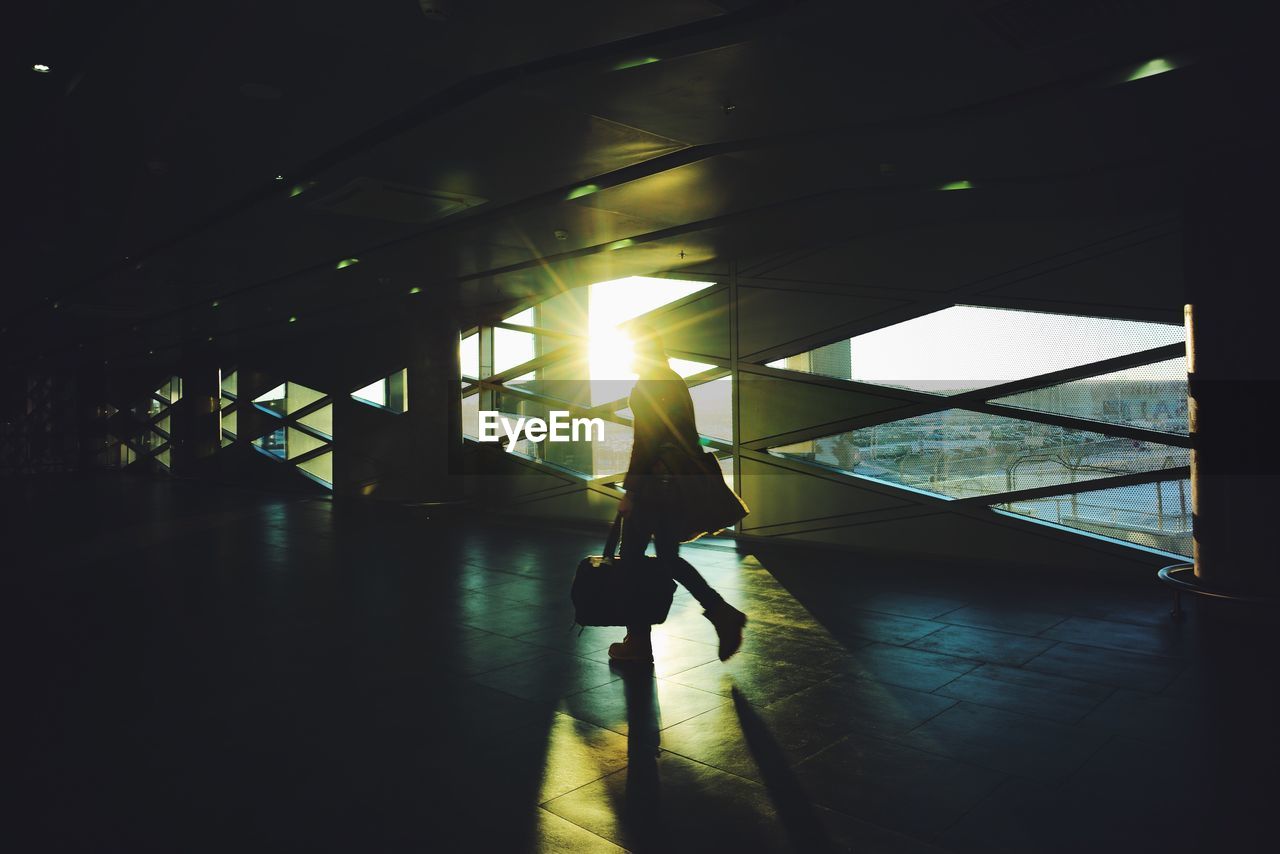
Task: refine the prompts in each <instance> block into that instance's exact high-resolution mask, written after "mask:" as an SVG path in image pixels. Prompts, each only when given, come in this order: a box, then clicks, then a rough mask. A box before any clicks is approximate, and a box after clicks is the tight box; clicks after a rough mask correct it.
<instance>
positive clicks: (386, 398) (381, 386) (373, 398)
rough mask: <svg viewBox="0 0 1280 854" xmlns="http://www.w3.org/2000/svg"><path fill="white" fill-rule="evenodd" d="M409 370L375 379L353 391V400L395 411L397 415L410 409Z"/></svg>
mask: <svg viewBox="0 0 1280 854" xmlns="http://www.w3.org/2000/svg"><path fill="white" fill-rule="evenodd" d="M408 378H409V371H408V370H407V369H406V370H402V371H396V372H395V373H394V374H390V375H389V376H386V377H383V378H382V379H380V380H374V381H373V382H371V383H369V384H368V385H367V386H364V387H363V388H358V389H356V390H355V391H353V392H351V397H352V399H353V400H358V401H359V402H361V403H367V404H369V405H370V406H376V407H378V408H379V409H385V410H386V411H388V412H394V413H396V414H397V415H399V414H401V413H403V412H406V411H408V409H409V394H408V385H409V379H408Z"/></svg>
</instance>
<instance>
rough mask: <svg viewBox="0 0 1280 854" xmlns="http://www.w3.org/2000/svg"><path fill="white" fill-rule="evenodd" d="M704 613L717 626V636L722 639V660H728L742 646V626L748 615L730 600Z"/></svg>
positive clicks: (745, 622)
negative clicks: (731, 603) (730, 602)
mask: <svg viewBox="0 0 1280 854" xmlns="http://www.w3.org/2000/svg"><path fill="white" fill-rule="evenodd" d="M702 615H703V616H704V617H706V618H707V619H708V620H710V621H711V625H713V626H715V627H716V637H718V638H719V639H720V660H721V661H728V660H729V659H730V657H732V655H733V654H734V653H735V652H737V651H738V648H739V647H740V646H742V627H743V626H745V625H746V624H747V615H746V614H744V613H742V612H741V611H739V610H738V609H737V608H735V607H733V606H732V605H730V604H729V603H728V602H721V603H720V604H719V605H717V606H716V607H714V608H708V609H707V610H705V611H703V612H702Z"/></svg>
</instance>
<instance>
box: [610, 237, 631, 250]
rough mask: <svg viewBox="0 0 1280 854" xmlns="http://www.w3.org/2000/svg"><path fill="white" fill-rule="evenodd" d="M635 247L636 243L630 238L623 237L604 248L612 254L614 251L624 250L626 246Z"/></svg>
mask: <svg viewBox="0 0 1280 854" xmlns="http://www.w3.org/2000/svg"><path fill="white" fill-rule="evenodd" d="M635 245H636V242H635V241H634V240H632V239H631V238H630V237H624V238H622V239H621V240H615V241H613V242H612V243H610V244H609V245H608V246H606V247H605V249H607V250H609V251H610V252H612V251H614V250H615V249H626V248H627V247H628V246H635Z"/></svg>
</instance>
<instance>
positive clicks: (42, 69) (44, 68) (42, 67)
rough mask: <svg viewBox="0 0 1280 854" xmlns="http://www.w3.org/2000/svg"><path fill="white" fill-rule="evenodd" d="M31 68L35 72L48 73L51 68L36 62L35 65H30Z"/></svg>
mask: <svg viewBox="0 0 1280 854" xmlns="http://www.w3.org/2000/svg"><path fill="white" fill-rule="evenodd" d="M31 70H32V71H34V72H35V73H36V74H48V73H49V72H50V71H52V70H53V69H52V68H50V67H49V66H47V65H43V64H41V63H39V62H37V63H36V64H35V65H33V66H31Z"/></svg>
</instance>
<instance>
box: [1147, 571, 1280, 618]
mask: <svg viewBox="0 0 1280 854" xmlns="http://www.w3.org/2000/svg"><path fill="white" fill-rule="evenodd" d="M1194 569H1195V564H1191V563H1175V564H1172V565H1170V566H1166V567H1164V568H1163V569H1161V570H1160V571H1159V572H1157V573H1156V578H1158V579H1159V580H1160V581H1163V582H1164V583H1165V584H1168V585H1169V586H1170V587H1172V588H1173V608H1172V609H1170V611H1169V616H1170V617H1172V618H1173V619H1175V620H1181V619H1182V594H1183V593H1190V594H1192V595H1194V596H1205V597H1207V598H1209V599H1221V600H1223V601H1226V602H1236V603H1238V604H1241V605H1270V606H1276V605H1280V598H1277V597H1275V596H1255V595H1250V594H1246V593H1230V592H1228V591H1226V590H1214V589H1213V588H1210V587H1206V586H1205V585H1203V584H1201V583H1200V582H1198V581H1191V580H1188V579H1185V578H1180V577H1179V576H1181V575H1184V574H1186V573H1187V572H1190V571H1193V570H1194ZM1193 577H1194V576H1193Z"/></svg>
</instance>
